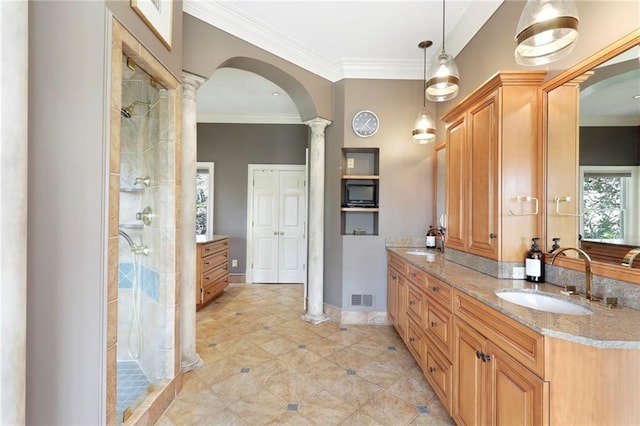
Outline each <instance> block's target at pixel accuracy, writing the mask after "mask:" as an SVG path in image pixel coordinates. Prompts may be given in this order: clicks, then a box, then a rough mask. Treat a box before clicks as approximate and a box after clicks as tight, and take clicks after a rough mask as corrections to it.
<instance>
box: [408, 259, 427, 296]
mask: <svg viewBox="0 0 640 426" xmlns="http://www.w3.org/2000/svg"><path fill="white" fill-rule="evenodd" d="M407 278H408V279H409V280H411V282H413V283H414V284H416V285H417V286H418V288H420V289H421V290H426V288H427V286H428V285H429V275H428V274H427V273H426V272H424V271H423V270H422V269H420V268H416V267H415V266H413V265H410V264H407Z"/></svg>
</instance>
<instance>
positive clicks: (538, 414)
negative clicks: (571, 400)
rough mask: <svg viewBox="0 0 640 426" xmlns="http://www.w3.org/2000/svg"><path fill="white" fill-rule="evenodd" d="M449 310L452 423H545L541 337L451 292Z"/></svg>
mask: <svg viewBox="0 0 640 426" xmlns="http://www.w3.org/2000/svg"><path fill="white" fill-rule="evenodd" d="M454 312H455V320H454V341H455V344H454V347H455V353H454V362H453V365H454V367H453V368H454V375H453V380H454V383H453V410H452V412H451V415H452V417H453V419H454V420H455V422H456V423H457V424H459V425H482V424H498V425H501V424H504V425H515V424H520V425H545V424H549V418H548V410H549V384H548V383H547V382H545V381H544V380H543V379H541V378H540V377H538V374H540V375H542V373H543V361H544V360H543V356H544V354H543V339H542V336H541V335H539V334H538V333H535V332H533V331H532V330H530V329H528V328H527V327H524V326H523V325H521V324H519V323H516V322H515V321H513V320H511V319H509V318H507V317H504V316H503V315H502V314H500V313H498V312H496V311H494V310H493V309H490V308H488V307H486V305H484V304H482V303H480V302H478V301H476V300H474V299H472V298H470V297H469V296H466V295H464V294H462V293H460V292H457V291H456V294H455V308H454ZM472 324H473V325H472ZM530 368H533V369H534V370H531V369H530Z"/></svg>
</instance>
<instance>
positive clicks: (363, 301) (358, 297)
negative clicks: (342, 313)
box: [351, 294, 373, 308]
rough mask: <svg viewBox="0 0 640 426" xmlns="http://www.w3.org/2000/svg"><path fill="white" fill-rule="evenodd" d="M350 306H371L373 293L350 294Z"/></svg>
mask: <svg viewBox="0 0 640 426" xmlns="http://www.w3.org/2000/svg"><path fill="white" fill-rule="evenodd" d="M351 306H353V307H364V308H372V307H373V294H352V295H351Z"/></svg>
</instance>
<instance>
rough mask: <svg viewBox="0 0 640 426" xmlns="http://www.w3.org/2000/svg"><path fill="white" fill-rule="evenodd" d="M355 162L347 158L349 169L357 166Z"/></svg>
mask: <svg viewBox="0 0 640 426" xmlns="http://www.w3.org/2000/svg"><path fill="white" fill-rule="evenodd" d="M353 160H354V159H353V158H347V169H353V168H354V167H355V166H356V165H355V161H353Z"/></svg>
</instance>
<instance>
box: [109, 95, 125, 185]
mask: <svg viewBox="0 0 640 426" xmlns="http://www.w3.org/2000/svg"><path fill="white" fill-rule="evenodd" d="M112 105H115V104H112ZM118 105H119V101H118ZM110 115H111V117H110V120H111V123H112V124H111V133H110V135H109V138H110V144H109V172H110V173H115V174H119V173H120V144H121V141H122V139H121V135H120V133H121V131H120V130H121V123H120V119H121V118H120V117H121V115H120V110H119V109H118V108H112V109H111V114H110Z"/></svg>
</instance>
